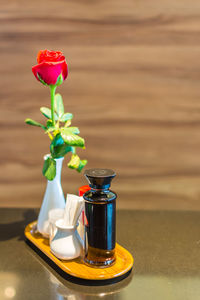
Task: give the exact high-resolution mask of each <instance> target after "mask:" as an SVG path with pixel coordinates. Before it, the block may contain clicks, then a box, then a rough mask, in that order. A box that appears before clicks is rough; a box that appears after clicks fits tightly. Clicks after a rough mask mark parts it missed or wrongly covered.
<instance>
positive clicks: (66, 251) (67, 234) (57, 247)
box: [50, 219, 82, 260]
mask: <svg viewBox="0 0 200 300" xmlns="http://www.w3.org/2000/svg"><path fill="white" fill-rule="evenodd" d="M55 226H56V234H55V236H54V237H53V239H52V241H51V243H50V248H51V252H52V253H53V254H54V255H55V256H56V257H57V258H60V259H63V260H70V259H74V258H76V257H79V256H80V255H81V250H82V245H81V242H80V237H79V235H78V232H77V226H78V224H76V225H75V226H65V225H64V224H63V219H60V220H58V221H56V223H55Z"/></svg>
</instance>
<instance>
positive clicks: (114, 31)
mask: <svg viewBox="0 0 200 300" xmlns="http://www.w3.org/2000/svg"><path fill="white" fill-rule="evenodd" d="M0 8H1V9H0V54H1V55H0V61H1V65H0V104H1V107H0V125H1V152H0V153H1V155H0V166H1V172H0V174H1V175H0V191H1V193H0V198H1V199H0V205H1V206H27V207H31V206H40V204H41V201H42V198H43V193H44V191H45V185H46V180H45V178H44V177H43V176H42V173H41V169H42V164H43V155H44V154H46V153H48V152H49V140H48V137H47V136H46V135H44V133H43V131H42V130H40V129H39V128H33V127H29V126H28V125H25V123H24V119H25V118H26V117H30V118H32V119H35V120H38V121H40V122H43V121H44V117H43V116H42V115H41V113H40V111H39V108H40V106H49V105H50V97H49V90H48V88H47V87H44V86H42V85H41V84H40V83H39V82H37V81H36V80H35V78H34V76H33V74H32V72H31V67H32V65H34V64H36V55H37V52H38V50H40V49H45V48H47V49H54V50H61V51H63V52H64V54H65V56H66V59H67V62H68V64H69V77H68V79H67V81H66V82H65V83H64V84H63V85H62V86H60V87H59V89H58V91H59V92H60V93H61V94H62V95H63V98H64V103H65V107H66V110H67V111H69V112H72V113H73V114H74V116H75V117H74V120H73V125H75V126H78V127H79V128H80V130H81V136H83V137H84V138H85V140H86V147H87V148H86V150H85V151H83V150H80V151H79V154H80V155H81V157H83V158H87V159H88V161H89V163H88V166H87V167H88V168H93V167H106V168H112V169H114V170H115V171H116V172H117V177H116V179H115V180H114V181H113V185H112V187H113V190H115V191H116V192H117V193H118V195H119V197H118V208H130V207H132V208H142V209H200V2H199V1H197V0H193V1H192V2H191V1H189V0H182V1H173V0H161V1H158V0H149V1H144V0H140V1H137V0H135V1H130V0H115V1H114V0H110V1H109V0H108V1H107V0H106V1H105V0H101V1H100V0H99V1H98V0H97V1H88V0H87V1H84V0H82V1H80V0H73V1H69V0H58V1H52V0H49V1H47V0H44V1H38V0H34V1H25V0H13V1H5V0H0ZM67 161H68V158H67V157H66V158H65V162H64V165H63V173H62V184H63V190H64V192H65V193H67V192H68V193H76V192H77V189H78V187H79V186H80V185H83V184H86V180H85V178H84V177H83V175H80V174H78V173H76V172H75V171H72V170H69V169H67Z"/></svg>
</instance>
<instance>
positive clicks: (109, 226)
mask: <svg viewBox="0 0 200 300" xmlns="http://www.w3.org/2000/svg"><path fill="white" fill-rule="evenodd" d="M84 175H85V176H86V178H87V180H88V182H89V185H90V187H91V190H89V191H87V192H86V193H85V194H84V195H83V198H84V201H85V256H84V260H85V262H86V263H88V264H90V265H93V266H101V267H106V266H110V265H111V264H113V263H114V261H115V240H116V198H117V195H116V194H115V193H114V192H112V191H110V190H109V187H110V184H111V180H112V179H113V178H114V177H115V176H116V174H115V172H114V171H112V170H109V169H89V170H86V171H85V173H84Z"/></svg>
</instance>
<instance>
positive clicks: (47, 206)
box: [37, 155, 65, 237]
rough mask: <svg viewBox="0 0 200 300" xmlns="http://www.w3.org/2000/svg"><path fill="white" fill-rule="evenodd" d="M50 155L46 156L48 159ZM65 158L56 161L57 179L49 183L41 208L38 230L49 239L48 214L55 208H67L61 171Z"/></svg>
mask: <svg viewBox="0 0 200 300" xmlns="http://www.w3.org/2000/svg"><path fill="white" fill-rule="evenodd" d="M48 156H49V155H45V157H44V159H47V158H48ZM63 159H64V157H61V158H57V159H56V177H55V178H54V179H53V180H52V181H49V180H48V181H47V187H46V191H45V194H44V198H43V202H42V206H41V208H40V212H39V216H38V220H37V229H38V231H39V232H40V233H41V234H42V235H43V236H45V237H49V229H50V226H49V221H48V213H49V211H50V210H51V209H54V208H63V209H64V208H65V198H64V194H63V190H62V186H61V170H62V163H63Z"/></svg>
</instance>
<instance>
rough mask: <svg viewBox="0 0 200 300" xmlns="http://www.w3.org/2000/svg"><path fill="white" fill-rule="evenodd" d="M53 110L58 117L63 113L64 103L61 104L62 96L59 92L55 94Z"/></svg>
mask: <svg viewBox="0 0 200 300" xmlns="http://www.w3.org/2000/svg"><path fill="white" fill-rule="evenodd" d="M55 111H56V113H57V115H58V117H59V118H61V117H62V115H63V114H64V105H63V100H62V96H61V95H60V94H56V95H55Z"/></svg>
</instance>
